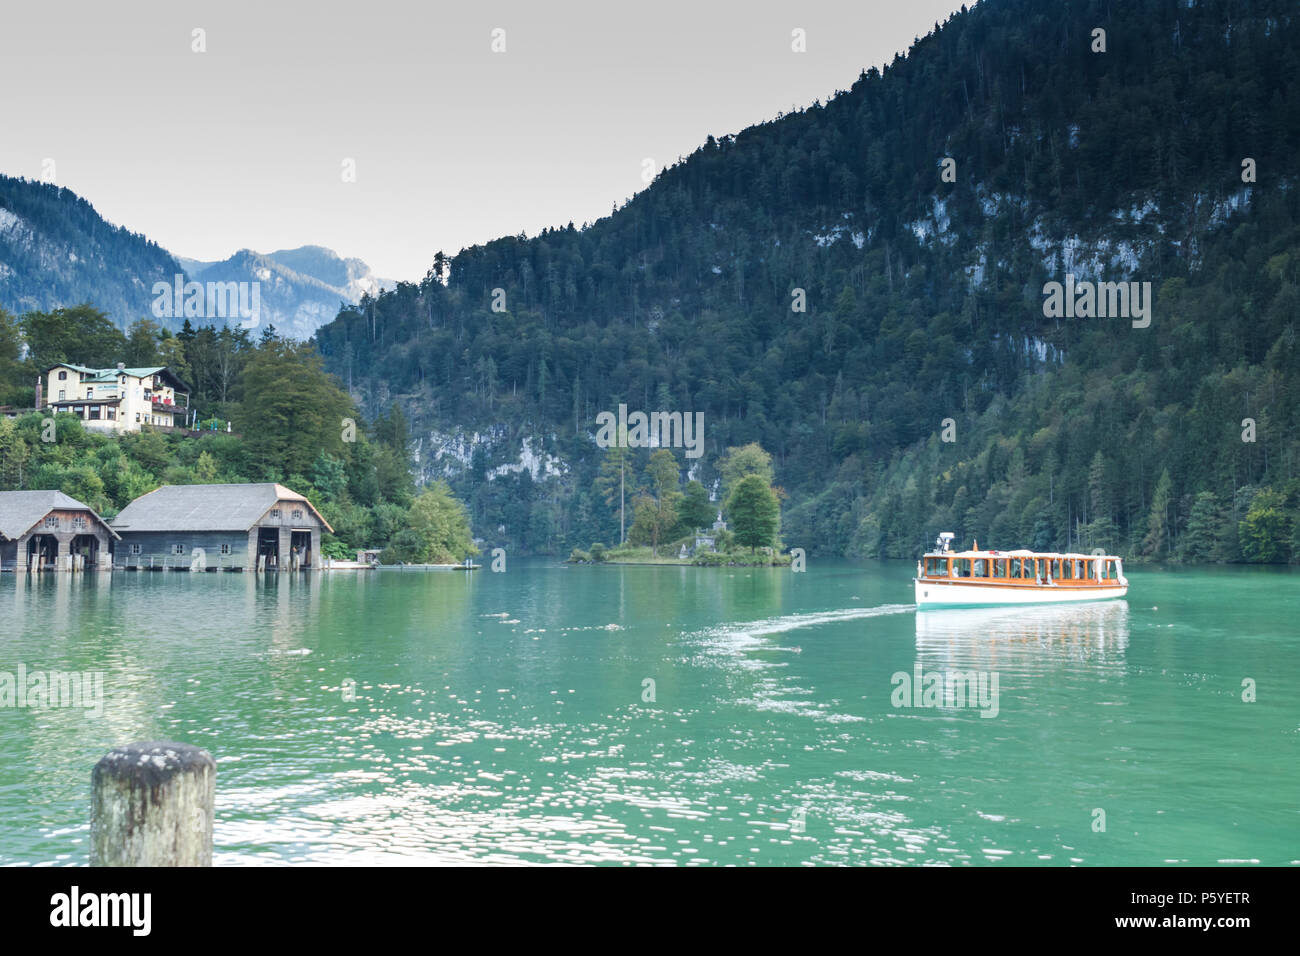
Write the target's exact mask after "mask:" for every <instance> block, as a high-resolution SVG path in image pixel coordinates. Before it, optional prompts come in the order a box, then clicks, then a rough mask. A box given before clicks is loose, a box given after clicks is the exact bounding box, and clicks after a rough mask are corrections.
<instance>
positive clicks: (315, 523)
mask: <svg viewBox="0 0 1300 956" xmlns="http://www.w3.org/2000/svg"><path fill="white" fill-rule="evenodd" d="M112 527H113V531H114V532H115V533H116V534H117V535H118V536H119V537H120V539H121V540H120V541H119V542H118V543H117V545H116V547H115V548H114V555H113V566H114V567H117V568H124V569H126V570H145V571H147V570H155V571H159V570H176V571H217V570H227V571H245V570H247V571H254V570H260V571H297V570H307V569H311V568H318V567H320V536H321V532H322V531H329V532H333V530H334V529H333V528H331V527H330V525H329V523H328V522H327V521H326V520H325V519H324V518H323V517H321V514H320V512H319V511H317V510H316V509H315V507H313V505H312V503H311V502H310V501H308V500H307V499H306V498H305V497H304V496H302V495H300V494H298V493H297V492H295V491H290V490H289V489H288V488H286V487H284V486H283V485H280V484H276V483H275V482H263V483H260V484H241V485H164V486H163V487H161V488H159V489H157V490H156V491H151V492H149V493H148V494H147V495H141V496H140V497H139V498H137V499H135V501H133V502H131V503H130V504H129V505H127V506H126V507H125V508H123V509H122V512H121V514H119V515H118V516H117V517H116V518H114V519H113V522H112Z"/></svg>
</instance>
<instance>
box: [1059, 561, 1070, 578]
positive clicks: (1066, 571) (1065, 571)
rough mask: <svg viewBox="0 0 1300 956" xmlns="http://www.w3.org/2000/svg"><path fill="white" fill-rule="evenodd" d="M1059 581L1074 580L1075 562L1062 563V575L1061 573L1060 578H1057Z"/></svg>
mask: <svg viewBox="0 0 1300 956" xmlns="http://www.w3.org/2000/svg"><path fill="white" fill-rule="evenodd" d="M1057 580H1059V581H1072V580H1074V562H1073V561H1062V562H1061V573H1060V576H1059V577H1058V578H1057Z"/></svg>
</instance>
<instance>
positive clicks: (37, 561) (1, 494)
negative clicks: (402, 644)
mask: <svg viewBox="0 0 1300 956" xmlns="http://www.w3.org/2000/svg"><path fill="white" fill-rule="evenodd" d="M116 541H117V532H116V531H114V530H113V529H112V528H111V527H110V526H109V525H108V523H107V522H105V521H104V519H103V518H101V517H100V516H99V515H97V514H95V512H94V511H93V510H92V509H91V508H90V506H89V505H86V504H83V503H82V502H80V501H78V500H77V499H76V498H72V497H69V496H68V495H65V494H64V493H63V492H61V491H0V570H4V571H107V570H109V569H110V568H111V567H112V565H111V563H110V560H111V557H110V553H109V549H110V546H111V545H112V544H113V543H115V542H116Z"/></svg>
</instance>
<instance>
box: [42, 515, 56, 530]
mask: <svg viewBox="0 0 1300 956" xmlns="http://www.w3.org/2000/svg"><path fill="white" fill-rule="evenodd" d="M58 526H59V519H58V518H56V517H54V515H46V516H45V527H47V528H57V527H58Z"/></svg>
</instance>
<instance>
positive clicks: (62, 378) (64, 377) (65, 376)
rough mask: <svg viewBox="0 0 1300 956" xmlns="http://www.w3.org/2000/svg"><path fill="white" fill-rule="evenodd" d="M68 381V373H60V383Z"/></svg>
mask: <svg viewBox="0 0 1300 956" xmlns="http://www.w3.org/2000/svg"><path fill="white" fill-rule="evenodd" d="M67 380H68V373H67V372H60V373H59V381H60V382H66V381H67Z"/></svg>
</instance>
